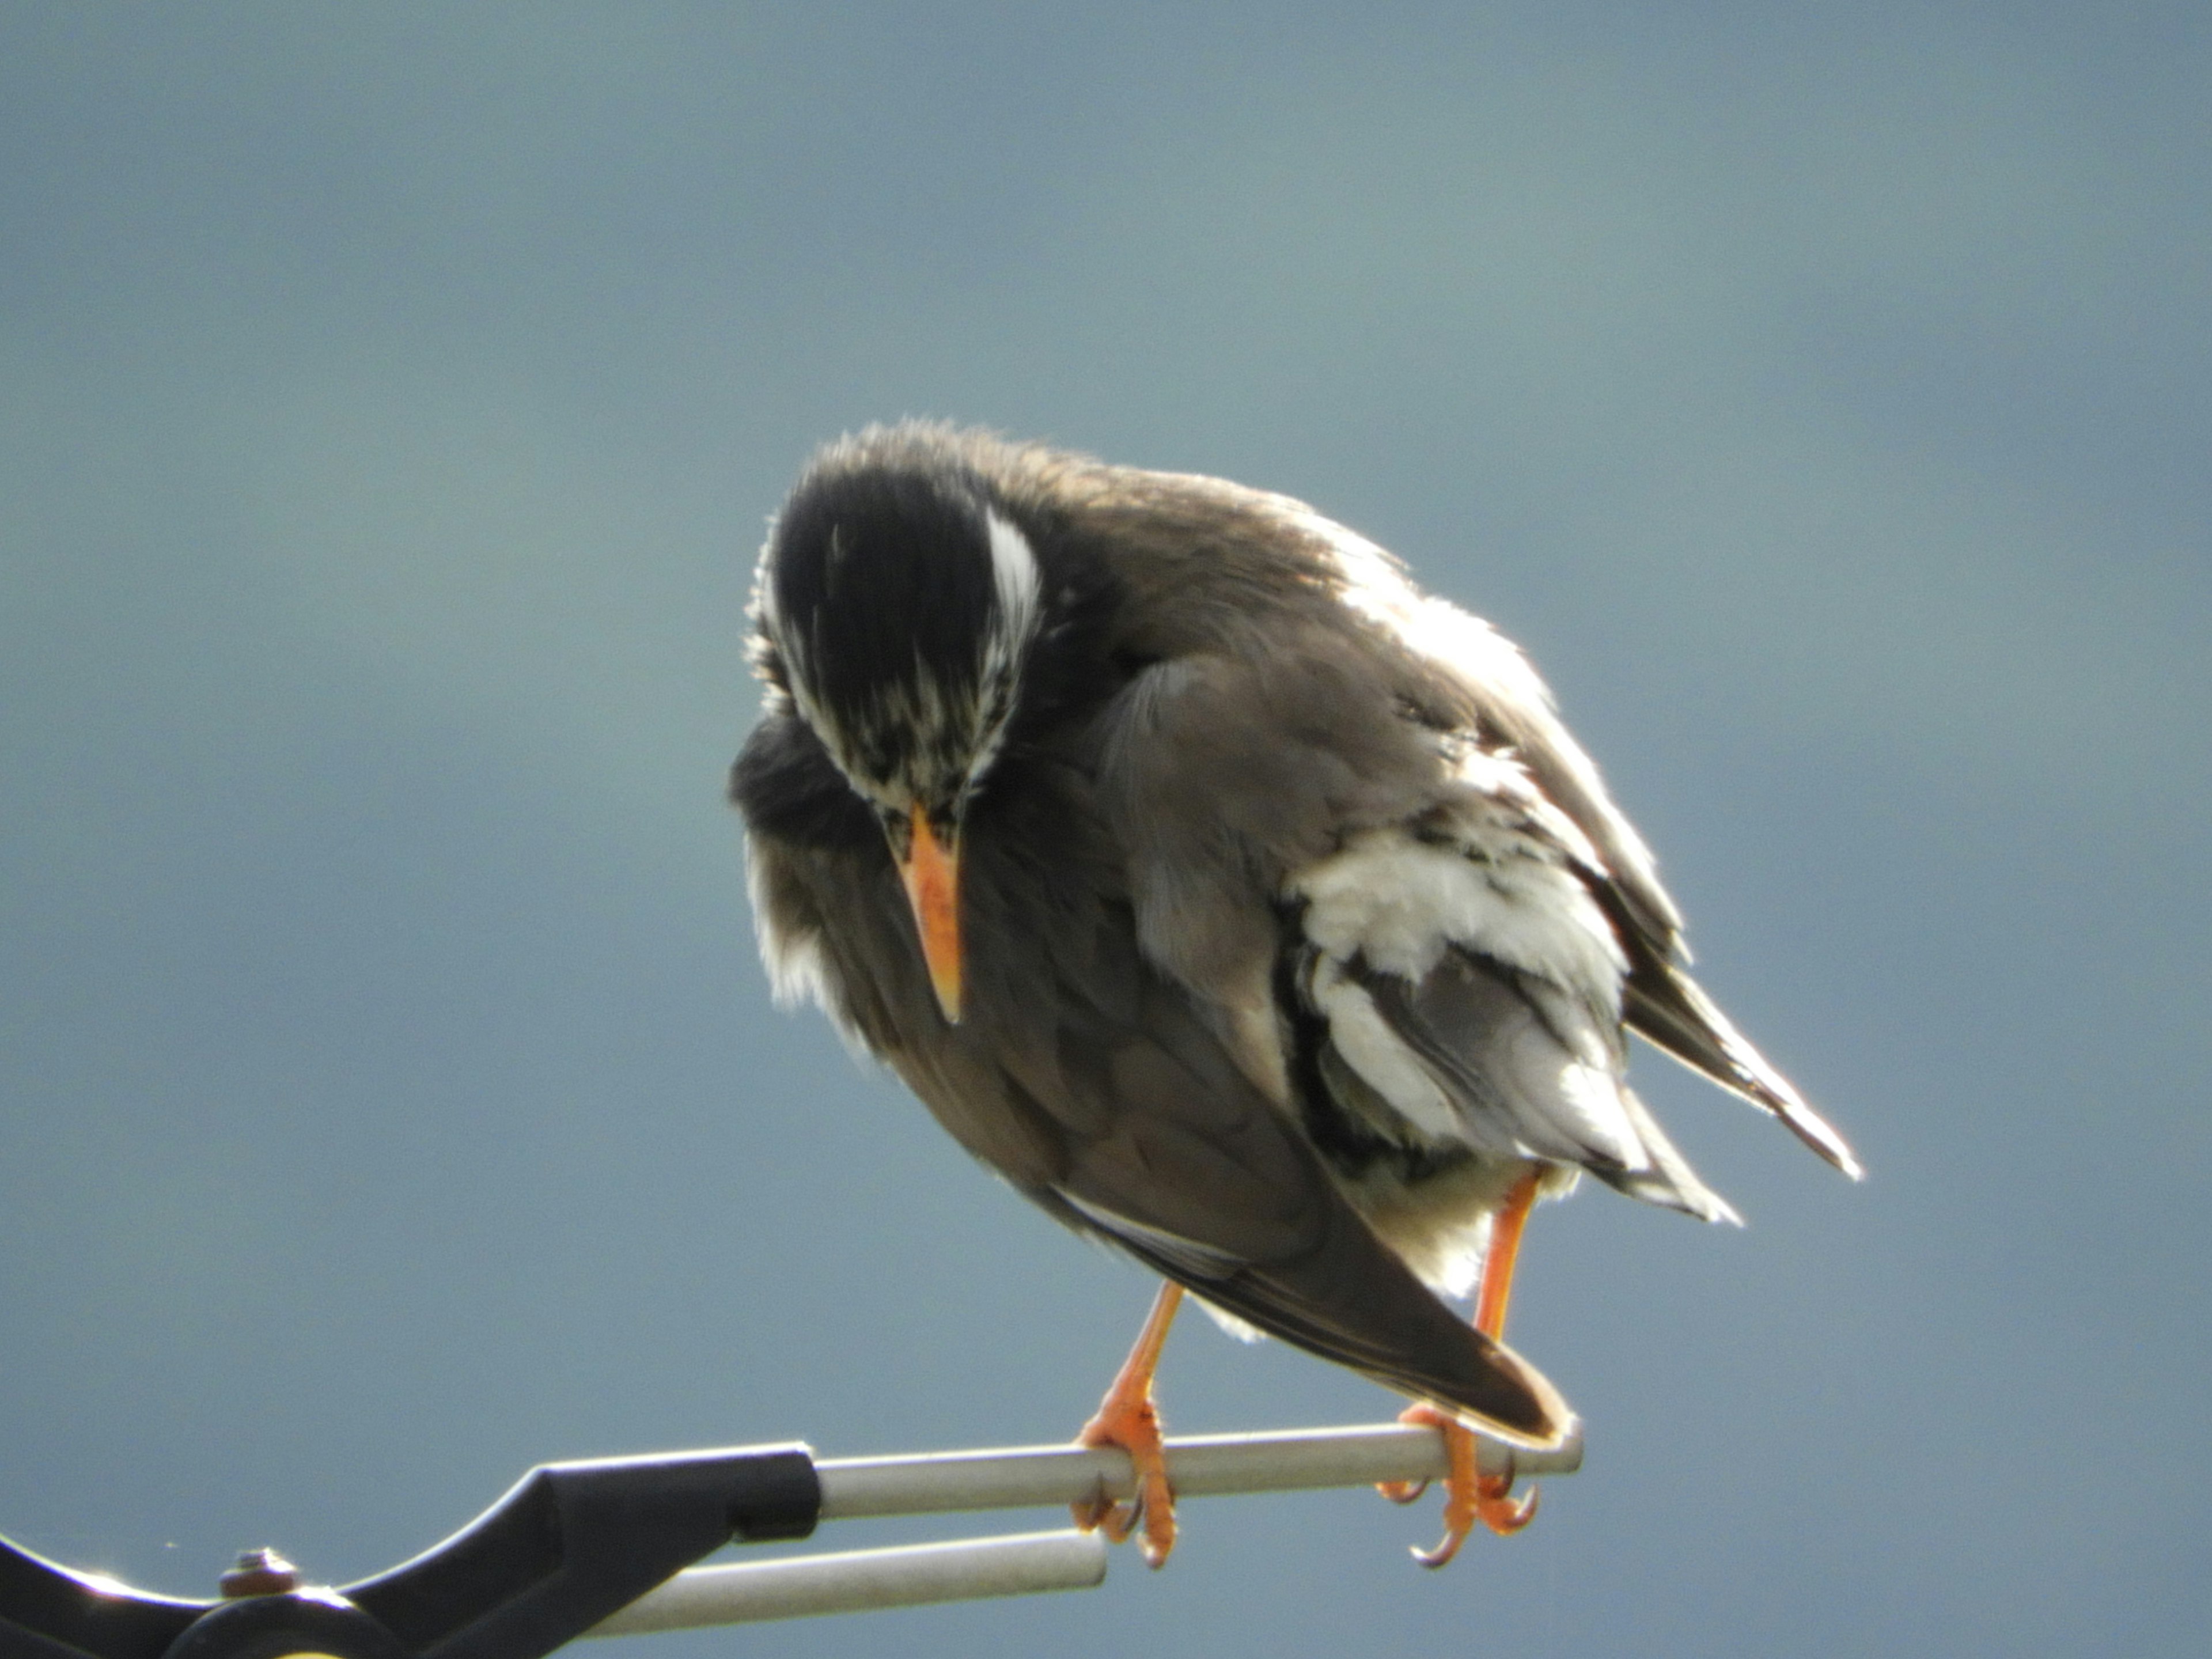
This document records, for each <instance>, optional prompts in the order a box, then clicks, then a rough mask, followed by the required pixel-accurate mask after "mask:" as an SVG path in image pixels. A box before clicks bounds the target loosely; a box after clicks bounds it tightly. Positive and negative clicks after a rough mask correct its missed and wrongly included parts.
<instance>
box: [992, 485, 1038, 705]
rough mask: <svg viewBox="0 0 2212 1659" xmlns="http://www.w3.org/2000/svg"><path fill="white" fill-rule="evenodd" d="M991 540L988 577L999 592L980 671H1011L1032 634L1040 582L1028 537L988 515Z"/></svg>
mask: <svg viewBox="0 0 2212 1659" xmlns="http://www.w3.org/2000/svg"><path fill="white" fill-rule="evenodd" d="M985 523H986V524H987V526H989V531H990V539H991V577H992V580H993V581H994V583H995V584H996V586H997V587H998V591H999V610H998V614H997V615H996V616H995V617H993V618H992V619H991V630H990V635H989V637H988V638H987V640H986V641H984V647H983V670H984V672H985V674H986V675H988V674H989V673H991V671H993V670H994V669H997V668H1000V666H1002V665H1003V666H1004V667H1006V668H1009V669H1011V668H1012V666H1013V665H1014V664H1015V663H1016V662H1018V660H1019V659H1020V657H1021V652H1022V647H1024V646H1025V645H1027V644H1028V643H1029V640H1030V635H1032V634H1034V633H1036V621H1037V603H1038V597H1039V593H1040V592H1041V590H1042V585H1043V584H1042V580H1041V578H1040V577H1039V576H1038V574H1037V562H1036V553H1035V552H1034V551H1033V550H1031V549H1030V542H1029V538H1028V537H1026V536H1024V535H1023V534H1022V532H1020V531H1018V530H1017V529H1015V528H1014V526H1012V525H1011V524H1009V523H1007V522H1006V520H1004V519H1002V518H1000V516H999V515H998V514H997V513H987V514H986V515H985Z"/></svg>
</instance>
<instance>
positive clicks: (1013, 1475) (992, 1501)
mask: <svg viewBox="0 0 2212 1659" xmlns="http://www.w3.org/2000/svg"><path fill="white" fill-rule="evenodd" d="M1477 1449H1478V1455H1479V1461H1480V1465H1481V1468H1482V1469H1483V1470H1484V1472H1485V1473H1486V1474H1512V1475H1516V1476H1520V1475H1534V1474H1572V1473H1573V1472H1574V1471H1575V1470H1577V1469H1578V1468H1581V1467H1582V1461H1583V1447H1582V1438H1581V1436H1580V1434H1579V1432H1577V1434H1576V1435H1575V1436H1574V1437H1571V1438H1570V1439H1569V1440H1568V1442H1567V1443H1566V1444H1565V1445H1563V1446H1560V1447H1558V1448H1556V1449H1553V1450H1550V1451H1530V1450H1528V1449H1526V1448H1520V1447H1513V1446H1509V1445H1507V1444H1505V1443H1504V1442H1502V1441H1497V1440H1492V1439H1489V1438H1487V1437H1478V1440H1477ZM1167 1459H1168V1478H1169V1480H1170V1481H1171V1482H1172V1483H1173V1484H1174V1486H1175V1489H1176V1496H1177V1497H1178V1498H1200V1497H1211V1496H1216V1495H1219V1494H1225V1493H1229V1492H1292V1491H1298V1490H1302V1489H1306V1488H1311V1487H1316V1486H1370V1485H1373V1484H1375V1483H1376V1482H1378V1481H1384V1480H1436V1479H1440V1478H1441V1477H1442V1476H1443V1473H1444V1445H1443V1436H1442V1435H1440V1434H1438V1433H1437V1431H1435V1430H1434V1429H1428V1428H1421V1427H1418V1426H1415V1425H1407V1424H1401V1423H1379V1424H1373V1425H1362V1426H1359V1427H1354V1428H1340V1429H1294V1430H1288V1431H1279V1432H1275V1433H1269V1434H1217V1435H1193V1436H1189V1437H1183V1438H1179V1439H1170V1441H1168V1443H1167ZM814 1467H815V1470H816V1473H817V1474H818V1475H819V1476H820V1478H821V1481H822V1519H823V1520H824V1521H836V1520H857V1519H860V1518H861V1517H863V1516H889V1515H941V1514H946V1513H950V1512H951V1511H954V1510H998V1509H1022V1508H1026V1507H1029V1506H1030V1505H1038V1506H1043V1505H1048V1504H1072V1503H1075V1502H1078V1501H1079V1500H1081V1499H1084V1498H1093V1497H1096V1496H1097V1495H1098V1494H1099V1493H1100V1492H1103V1493H1104V1494H1105V1495H1106V1496H1107V1497H1109V1498H1126V1497H1127V1496H1128V1495H1129V1492H1130V1490H1131V1477H1130V1471H1129V1455H1128V1454H1127V1452H1125V1451H1122V1450H1121V1449H1118V1448H1114V1447H1103V1448H1096V1449H1094V1448H1091V1447H1085V1446H1030V1447H1008V1448H999V1449H990V1450H984V1451H960V1452H930V1453H924V1454H922V1455H918V1456H907V1457H847V1458H829V1459H819V1458H817V1460H816V1461H815V1466H814ZM1105 1577H1106V1544H1105V1541H1104V1540H1103V1538H1102V1537H1101V1536H1100V1535H1099V1534H1097V1533H1081V1532H1044V1533H1024V1534H1016V1535H1013V1536H1010V1537H1003V1538H975V1539H966V1540H962V1541H957V1542H954V1543H947V1544H917V1545H909V1546H907V1547H902V1548H897V1549H878V1550H852V1551H848V1552H845V1553H838V1554H834V1555H807V1556H798V1557H793V1558H788V1559H783V1560H780V1561H759V1562H745V1563H742V1564H739V1565H732V1566H712V1567H692V1568H689V1569H687V1570H686V1571H683V1572H680V1573H678V1574H677V1575H676V1577H673V1578H671V1579H670V1580H669V1581H668V1582H667V1583H665V1584H663V1585H661V1586H660V1587H659V1589H654V1590H651V1591H648V1592H647V1594H646V1595H642V1596H641V1597H640V1598H639V1599H638V1600H637V1601H633V1602H632V1603H631V1604H630V1605H629V1607H624V1608H623V1610H622V1611H621V1612H620V1613H616V1614H615V1615H614V1616H613V1617H611V1618H610V1619H607V1620H604V1621H603V1622H602V1623H600V1624H599V1625H598V1626H594V1627H593V1628H592V1629H591V1630H590V1631H588V1632H586V1635H589V1636H640V1635H644V1634H646V1633H647V1632H653V1631H664V1630H690V1629H694V1628H696V1627H698V1626H704V1625H733V1624H744V1623H750V1622H756V1621H758V1620H768V1619H799V1618H805V1617H806V1616H808V1615H810V1614H815V1613H863V1612H866V1611H869V1610H870V1609H872V1608H878V1607H920V1606H922V1605H925V1604H927V1603H929V1602H933V1601H969V1600H974V1599H976V1598H980V1597H983V1596H993V1595H1031V1594H1035V1593H1036V1592H1039V1591H1043V1590H1062V1589H1090V1588H1091V1587H1092V1586H1094V1585H1097V1584H1099V1583H1103V1582H1104V1580H1105Z"/></svg>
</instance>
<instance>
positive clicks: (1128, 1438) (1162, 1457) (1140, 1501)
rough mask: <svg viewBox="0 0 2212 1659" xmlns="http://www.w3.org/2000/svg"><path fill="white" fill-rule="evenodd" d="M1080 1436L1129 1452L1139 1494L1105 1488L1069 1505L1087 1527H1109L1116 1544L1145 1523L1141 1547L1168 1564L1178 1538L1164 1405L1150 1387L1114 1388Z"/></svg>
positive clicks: (1151, 1559) (1153, 1560)
mask: <svg viewBox="0 0 2212 1659" xmlns="http://www.w3.org/2000/svg"><path fill="white" fill-rule="evenodd" d="M1075 1438H1076V1442H1077V1443H1078V1444H1079V1445H1085V1446H1119V1447H1120V1448H1121V1449H1122V1450H1123V1451H1125V1452H1127V1453H1128V1454H1129V1462H1130V1463H1131V1465H1132V1466H1133V1468H1134V1469H1135V1471H1136V1477H1137V1495H1136V1496H1135V1497H1134V1498H1131V1499H1130V1500H1129V1501H1128V1502H1127V1503H1125V1504H1117V1503H1115V1501H1114V1500H1113V1499H1111V1498H1108V1497H1107V1496H1106V1495H1105V1493H1104V1492H1100V1493H1099V1495H1098V1496H1097V1497H1096V1498H1086V1499H1085V1500H1084V1501H1083V1502H1081V1503H1079V1504H1071V1505H1069V1508H1070V1509H1071V1510H1073V1513H1074V1516H1075V1524H1076V1525H1077V1526H1079V1527H1080V1528H1083V1530H1084V1531H1085V1532H1090V1531H1091V1530H1092V1529H1094V1528H1096V1529H1097V1530H1098V1531H1101V1532H1103V1533H1104V1534H1106V1536H1107V1537H1108V1539H1109V1540H1110V1541H1113V1542H1114V1543H1116V1544H1118V1543H1120V1542H1121V1541H1123V1540H1124V1539H1126V1538H1127V1537H1128V1535H1129V1534H1131V1533H1132V1532H1134V1531H1137V1530H1138V1529H1139V1528H1142V1534H1143V1535H1142V1536H1141V1537H1140V1538H1139V1540H1138V1547H1139V1549H1141V1550H1142V1551H1143V1552H1144V1555H1145V1565H1146V1566H1148V1567H1152V1568H1159V1567H1164V1566H1165V1565H1167V1559H1168V1553H1169V1552H1170V1551H1171V1550H1172V1549H1174V1548H1175V1541H1176V1517H1175V1489H1174V1488H1173V1487H1172V1486H1169V1484H1168V1460H1167V1453H1166V1450H1165V1449H1164V1448H1163V1447H1162V1445H1161V1443H1160V1413H1159V1408H1158V1407H1156V1406H1154V1405H1153V1403H1152V1393H1151V1391H1150V1389H1146V1391H1145V1392H1144V1393H1142V1394H1139V1395H1137V1396H1136V1397H1135V1398H1133V1399H1132V1398H1129V1397H1127V1396H1126V1395H1123V1394H1122V1392H1121V1390H1120V1389H1119V1388H1116V1389H1115V1390H1113V1391H1112V1392H1109V1394H1108V1395H1107V1396H1106V1398H1105V1399H1104V1400H1103V1401H1100V1402H1099V1406H1098V1412H1097V1415H1096V1416H1095V1417H1093V1418H1092V1419H1091V1420H1090V1421H1089V1422H1088V1423H1085V1425H1083V1430H1082V1432H1081V1433H1079V1434H1078V1435H1077V1436H1076V1437H1075Z"/></svg>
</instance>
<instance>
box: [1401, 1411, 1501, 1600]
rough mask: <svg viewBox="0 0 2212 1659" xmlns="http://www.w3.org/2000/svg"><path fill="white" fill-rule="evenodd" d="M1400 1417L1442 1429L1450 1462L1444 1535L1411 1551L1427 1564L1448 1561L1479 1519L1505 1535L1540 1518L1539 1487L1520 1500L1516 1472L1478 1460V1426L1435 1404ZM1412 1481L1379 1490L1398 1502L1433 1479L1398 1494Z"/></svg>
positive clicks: (1417, 1492)
mask: <svg viewBox="0 0 2212 1659" xmlns="http://www.w3.org/2000/svg"><path fill="white" fill-rule="evenodd" d="M1398 1420H1399V1421H1400V1422H1401V1423H1417V1424H1419V1425H1422V1426H1424V1427H1425V1428H1431V1429H1435V1430H1437V1431H1438V1432H1439V1433H1441V1434H1442V1435H1443V1437H1444V1455H1445V1457H1446V1458H1447V1459H1448V1460H1449V1466H1450V1467H1449V1473H1448V1474H1446V1475H1445V1476H1444V1535H1443V1539H1442V1540H1441V1541H1439V1542H1438V1543H1437V1547H1435V1548H1434V1549H1432V1550H1424V1549H1418V1548H1417V1549H1414V1550H1413V1552H1412V1553H1413V1559H1415V1560H1416V1561H1419V1563H1420V1564H1421V1565H1423V1566H1425V1567H1431V1568H1433V1567H1441V1566H1443V1565H1446V1564H1447V1563H1449V1561H1450V1560H1451V1559H1452V1557H1454V1556H1455V1555H1457V1554H1458V1553H1459V1547H1460V1546H1461V1545H1462V1544H1463V1543H1465V1542H1466V1541H1467V1536H1468V1534H1469V1533H1471V1532H1473V1531H1474V1525H1475V1522H1478V1521H1480V1522H1481V1523H1482V1524H1483V1525H1484V1526H1486V1527H1487V1528H1489V1529H1490V1530H1491V1531H1492V1532H1494V1533H1496V1534H1498V1536H1499V1537H1501V1538H1503V1537H1507V1536H1510V1534H1514V1533H1516V1532H1518V1531H1520V1530H1521V1529H1522V1528H1523V1527H1525V1526H1527V1525H1528V1523H1529V1522H1531V1521H1533V1520H1534V1519H1535V1518H1536V1496H1537V1494H1536V1489H1535V1488H1534V1486H1531V1487H1530V1488H1529V1489H1528V1495H1527V1496H1526V1497H1524V1498H1520V1499H1518V1500H1517V1501H1516V1499H1515V1498H1514V1497H1513V1477H1512V1476H1511V1475H1510V1474H1483V1473H1482V1472H1481V1470H1480V1468H1479V1467H1478V1466H1477V1464H1476V1462H1475V1441H1474V1431H1473V1430H1472V1429H1469V1428H1468V1426H1467V1425H1465V1424H1463V1423H1462V1422H1461V1421H1460V1420H1459V1419H1457V1418H1455V1417H1454V1416H1452V1415H1451V1413H1449V1412H1444V1411H1439V1410H1438V1409H1437V1407H1434V1406H1431V1405H1426V1404H1416V1405H1412V1406H1408V1407H1406V1409H1405V1410H1404V1411H1402V1412H1401V1413H1398ZM1412 1485H1413V1483H1411V1482H1408V1481H1393V1482H1391V1483H1389V1485H1387V1486H1379V1487H1377V1488H1376V1490H1378V1491H1380V1492H1382V1494H1383V1496H1384V1497H1385V1498H1389V1499H1390V1500H1391V1501H1392V1502H1394V1503H1400V1504H1405V1503H1410V1502H1412V1501H1413V1498H1418V1497H1419V1496H1420V1493H1421V1489H1422V1487H1425V1486H1427V1485H1428V1482H1426V1481H1422V1482H1421V1483H1420V1485H1419V1486H1413V1490H1412V1492H1410V1493H1409V1494H1408V1495H1407V1497H1404V1498H1401V1497H1399V1496H1398V1493H1399V1492H1401V1491H1404V1490H1405V1489H1406V1488H1407V1486H1412Z"/></svg>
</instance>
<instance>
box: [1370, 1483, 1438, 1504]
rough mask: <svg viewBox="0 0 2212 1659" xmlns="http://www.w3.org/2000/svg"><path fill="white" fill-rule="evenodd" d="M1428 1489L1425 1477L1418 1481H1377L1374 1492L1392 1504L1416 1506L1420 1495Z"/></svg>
mask: <svg viewBox="0 0 2212 1659" xmlns="http://www.w3.org/2000/svg"><path fill="white" fill-rule="evenodd" d="M1428 1489H1429V1482H1428V1479H1427V1477H1426V1476H1424V1477H1422V1478H1421V1479H1420V1480H1377V1481H1376V1483H1375V1490H1376V1491H1377V1492H1381V1493H1382V1494H1383V1496H1384V1497H1385V1498H1389V1500H1390V1501H1391V1502H1392V1503H1394V1504H1418V1503H1419V1502H1420V1501H1421V1494H1422V1493H1423V1492H1426V1491H1428Z"/></svg>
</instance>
